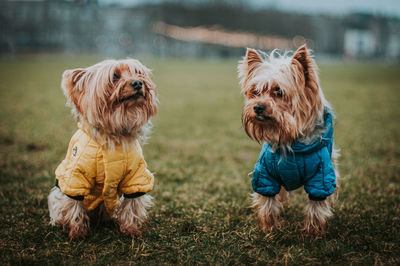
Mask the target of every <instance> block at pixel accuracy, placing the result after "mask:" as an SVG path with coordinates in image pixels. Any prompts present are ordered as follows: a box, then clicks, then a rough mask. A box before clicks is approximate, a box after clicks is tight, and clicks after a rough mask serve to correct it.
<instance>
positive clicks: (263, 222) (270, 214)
mask: <svg viewBox="0 0 400 266" xmlns="http://www.w3.org/2000/svg"><path fill="white" fill-rule="evenodd" d="M252 198H253V205H252V207H253V208H255V209H256V211H257V213H258V223H259V225H260V227H261V229H262V230H263V232H265V233H266V232H267V231H268V230H270V229H273V228H275V227H277V226H278V217H279V214H280V212H281V211H282V210H283V205H282V202H281V201H280V200H278V199H277V198H276V196H273V197H267V196H263V195H260V194H258V193H253V194H252Z"/></svg>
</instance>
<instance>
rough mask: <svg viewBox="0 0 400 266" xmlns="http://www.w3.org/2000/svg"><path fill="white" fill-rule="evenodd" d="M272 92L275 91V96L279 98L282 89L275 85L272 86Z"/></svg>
mask: <svg viewBox="0 0 400 266" xmlns="http://www.w3.org/2000/svg"><path fill="white" fill-rule="evenodd" d="M274 93H275V95H276V96H277V97H279V98H281V97H282V95H283V94H282V90H281V88H279V87H275V88H274Z"/></svg>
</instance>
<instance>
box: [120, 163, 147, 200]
mask: <svg viewBox="0 0 400 266" xmlns="http://www.w3.org/2000/svg"><path fill="white" fill-rule="evenodd" d="M135 161H137V163H132V164H131V166H132V168H131V169H130V173H129V174H128V175H126V177H125V178H124V180H122V182H121V185H120V190H121V192H122V193H125V194H133V193H137V192H149V191H151V190H153V186H154V176H153V174H152V173H151V172H150V171H149V170H148V169H147V164H146V161H145V160H144V158H143V156H139V158H137V160H135Z"/></svg>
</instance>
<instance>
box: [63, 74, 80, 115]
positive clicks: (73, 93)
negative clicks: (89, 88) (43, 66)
mask: <svg viewBox="0 0 400 266" xmlns="http://www.w3.org/2000/svg"><path fill="white" fill-rule="evenodd" d="M85 73H86V70H85V69H83V68H77V69H72V70H65V71H64V73H63V75H62V82H61V87H62V89H63V91H64V94H65V96H66V97H67V99H68V103H70V104H72V105H73V106H74V107H75V108H76V110H77V111H78V112H79V113H81V108H80V102H81V98H82V95H83V86H82V84H81V83H82V82H80V81H81V79H82V78H83V76H84V75H85Z"/></svg>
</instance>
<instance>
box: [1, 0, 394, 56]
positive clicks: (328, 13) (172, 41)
mask: <svg viewBox="0 0 400 266" xmlns="http://www.w3.org/2000/svg"><path fill="white" fill-rule="evenodd" d="M303 43H307V44H308V46H309V47H310V48H312V49H314V50H315V51H316V52H317V53H318V54H319V55H320V56H321V57H322V56H324V57H328V58H336V59H342V58H344V59H380V60H389V61H397V60H399V59H400V3H399V1H397V0H383V1H379V0H353V1H347V0H336V1H315V0H304V1H297V0H281V1H278V0H185V1H184V0H148V1H145V0H115V1H112V0H31V1H29V0H23V1H19V0H16V1H12V0H2V1H1V3H0V54H2V55H5V54H12V55H14V54H19V53H37V52H42V53H65V54H77V53H78V54H79V53H86V54H87V53H92V54H96V55H105V56H118V55H155V56H157V57H171V56H174V57H175V56H178V57H216V58H218V57H237V56H239V55H242V54H243V49H242V48H243V47H254V48H259V49H263V50H271V49H274V48H280V49H293V48H295V47H297V46H299V45H301V44H303Z"/></svg>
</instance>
